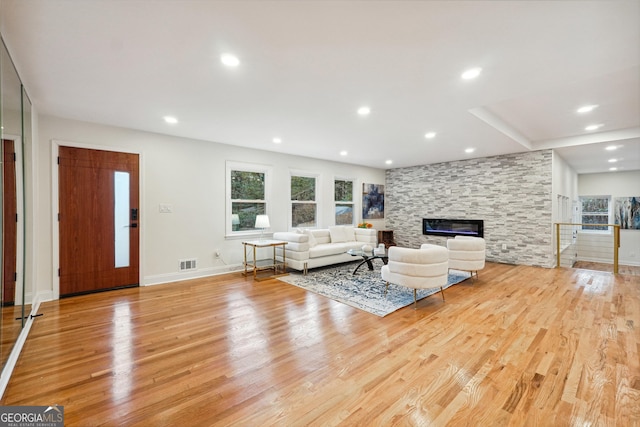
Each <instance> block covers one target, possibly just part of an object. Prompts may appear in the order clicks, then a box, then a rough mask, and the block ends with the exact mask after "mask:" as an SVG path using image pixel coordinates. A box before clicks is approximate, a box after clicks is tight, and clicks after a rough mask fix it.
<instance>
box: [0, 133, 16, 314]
mask: <svg viewBox="0 0 640 427" xmlns="http://www.w3.org/2000/svg"><path fill="white" fill-rule="evenodd" d="M2 149H3V153H4V154H3V163H2V221H3V224H2V227H3V229H2V231H3V234H2V264H3V265H2V305H13V304H14V303H15V300H16V251H17V243H18V235H17V231H18V227H17V224H18V223H17V221H18V217H17V215H18V211H17V207H18V204H17V200H16V152H15V146H14V143H13V141H12V140H10V139H3V140H2Z"/></svg>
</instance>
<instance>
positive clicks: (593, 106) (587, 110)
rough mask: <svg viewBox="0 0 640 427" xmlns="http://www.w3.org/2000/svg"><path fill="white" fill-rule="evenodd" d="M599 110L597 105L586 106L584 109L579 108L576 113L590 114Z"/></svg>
mask: <svg viewBox="0 0 640 427" xmlns="http://www.w3.org/2000/svg"><path fill="white" fill-rule="evenodd" d="M596 108H598V106H597V105H595V104H594V105H585V106H583V107H580V108H578V109H577V110H576V111H577V112H578V113H589V112H591V111H593V110H594V109H596Z"/></svg>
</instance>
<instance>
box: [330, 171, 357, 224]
mask: <svg viewBox="0 0 640 427" xmlns="http://www.w3.org/2000/svg"><path fill="white" fill-rule="evenodd" d="M336 181H351V193H352V194H351V200H352V201H351V202H341V201H338V200H336ZM356 186H357V181H356V179H355V178H348V177H343V176H334V177H333V186H332V191H333V210H332V216H333V223H334V225H335V222H336V206H337V205H338V204H340V205H346V204H351V206H352V207H353V223H352V225H353V226H354V227H355V226H356V225H357V220H356V219H357V218H358V216H357V213H358V211H357V209H358V207H357V206H356V201H357V199H356ZM345 225H346V224H345Z"/></svg>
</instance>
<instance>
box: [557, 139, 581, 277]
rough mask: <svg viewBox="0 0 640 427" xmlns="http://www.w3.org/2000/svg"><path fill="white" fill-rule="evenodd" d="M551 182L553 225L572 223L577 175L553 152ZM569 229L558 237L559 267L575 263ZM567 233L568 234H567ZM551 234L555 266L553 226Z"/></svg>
mask: <svg viewBox="0 0 640 427" xmlns="http://www.w3.org/2000/svg"><path fill="white" fill-rule="evenodd" d="M552 169H553V172H552V174H553V181H552V185H551V188H552V190H551V191H552V197H551V201H552V212H553V223H554V224H555V223H570V222H573V215H572V213H573V206H574V205H577V203H578V174H577V173H576V172H575V171H574V170H573V169H572V168H571V166H569V164H568V163H567V162H565V161H564V159H563V158H562V157H560V156H559V155H558V154H557V153H556V152H555V151H554V152H553V165H552ZM570 230H571V228H569V229H568V228H566V226H565V227H564V228H562V229H561V237H560V253H561V260H560V265H562V266H563V267H571V266H572V265H573V263H574V262H575V246H574V245H575V242H574V239H573V237H572V234H571V231H570ZM567 232H568V234H567ZM552 234H553V239H552V242H553V249H552V251H553V254H554V257H556V260H554V262H555V264H557V248H558V246H557V241H556V239H557V238H556V229H555V225H554V228H553V230H552Z"/></svg>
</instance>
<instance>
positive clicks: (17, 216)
mask: <svg viewBox="0 0 640 427" xmlns="http://www.w3.org/2000/svg"><path fill="white" fill-rule="evenodd" d="M16 222H19V221H18V214H16Z"/></svg>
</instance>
